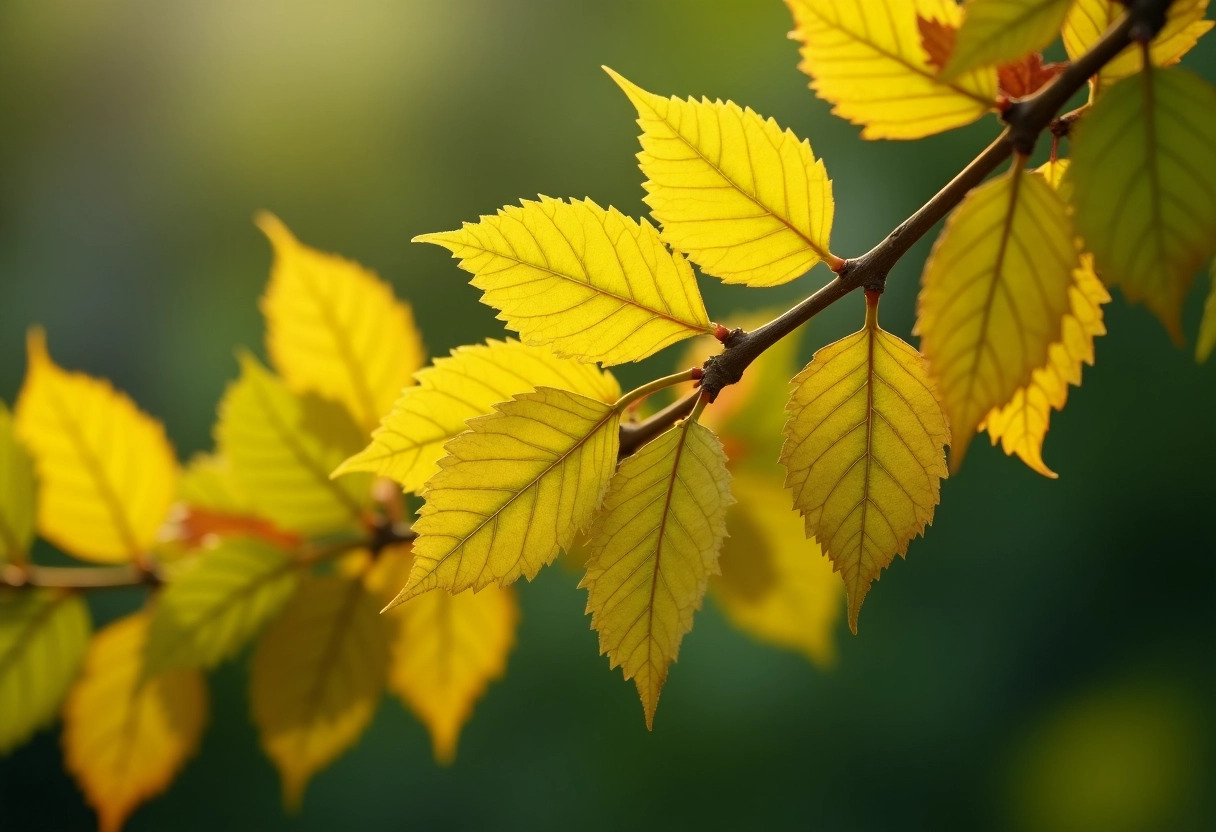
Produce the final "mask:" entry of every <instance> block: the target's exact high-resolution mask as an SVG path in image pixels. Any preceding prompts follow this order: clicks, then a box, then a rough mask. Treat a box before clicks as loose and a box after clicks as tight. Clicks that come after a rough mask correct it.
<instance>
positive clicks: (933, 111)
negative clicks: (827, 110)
mask: <svg viewBox="0 0 1216 832" xmlns="http://www.w3.org/2000/svg"><path fill="white" fill-rule="evenodd" d="M786 5H787V6H789V7H790V11H791V12H792V13H793V15H794V23H795V26H796V28H795V29H794V32H793V33H792V37H794V38H796V39H797V40H799V41H801V43H802V63H801V64H800V65H799V68H800V69H801V70H802V71H803V72H805V73H806V74H807V75H809V76H810V77H811V89H813V90H814V91H815V93H816V94H817V95H818V96H819V97H820V98H823V99H825V100H827V101H829V102H831V103H832V104H833V105H835V107H834V109H833V110H832V112H833V113H835V114H836V115H838V116H840V117H841V118H844V119H847V120H849V121H850V122H852V123H853V124H860V125H863V126H864V129H863V130H862V132H861V135H862V138H866V139H919V138H921V137H922V136H929V135H932V134H934V133H940V132H942V131H943V130H949V129H951V128H954V127H961V126H962V125H964V124H970V123H971V122H973V121H975V120H976V119H978V118H979V117H980V116H982V115H984V113H986V112H988V111H989V110H990V109H992V107H993V103H994V102H995V100H996V94H997V90H996V71H995V70H993V69H980V70H976V71H975V72H971V73H967V74H965V75H963V76H962V77H960V78H959V79H958V80H957V81H950V82H947V81H943V80H941V79H940V78H939V77H938V74H937V69H936V68H934V67H933V66H932V65H931V64H930V62H929V57H928V55H927V53H926V52H925V49H924V47H923V46H922V45H921V33H920V29H919V27H918V25H917V17H918V15H919V16H920V17H921V18H923V19H926V20H931V21H936V22H939V23H943V24H946V25H948V26H950V27H956V26H957V25H958V24H959V21H960V19H961V16H962V13H961V10H960V9H959V7H958V6H957V5H956V4H955V2H954V0H786Z"/></svg>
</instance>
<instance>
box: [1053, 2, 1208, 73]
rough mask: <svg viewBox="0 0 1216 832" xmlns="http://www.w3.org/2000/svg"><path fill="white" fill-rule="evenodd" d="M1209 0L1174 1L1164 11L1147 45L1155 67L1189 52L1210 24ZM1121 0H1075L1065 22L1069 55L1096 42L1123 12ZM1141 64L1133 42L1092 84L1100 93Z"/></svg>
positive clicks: (1082, 50)
mask: <svg viewBox="0 0 1216 832" xmlns="http://www.w3.org/2000/svg"><path fill="white" fill-rule="evenodd" d="M1207 8H1208V0H1177V2H1175V3H1173V4H1172V5H1171V6H1170V8H1169V11H1168V12H1167V15H1166V19H1165V26H1164V27H1163V28H1162V29H1161V31H1160V32H1159V33H1158V34H1157V37H1155V38H1154V39H1153V42H1152V43H1151V44H1150V45H1149V55H1150V57H1151V59H1152V62H1153V63H1154V64H1156V65H1157V66H1170V65H1171V64H1176V63H1178V62H1179V61H1180V60H1182V56H1183V55H1185V54H1186V53H1187V52H1189V51H1191V48H1192V47H1194V46H1195V44H1196V43H1197V42H1198V41H1199V38H1201V37H1202V36H1203V35H1204V34H1206V33H1207V31H1208V30H1209V29H1211V28H1212V26H1213V23H1212V21H1210V20H1204V19H1203V17H1204V14H1206V12H1207ZM1126 12H1127V6H1125V5H1124V4H1123V3H1122V2H1121V0H1075V2H1074V3H1073V6H1072V10H1071V11H1070V12H1069V13H1068V17H1067V19H1066V20H1065V21H1064V31H1063V35H1064V48H1065V50H1067V52H1068V57H1070V58H1072V59H1073V60H1076V59H1077V58H1079V57H1080V56H1081V55H1083V54H1085V53H1086V52H1087V51H1088V50H1089V48H1090V47H1091V46H1093V45H1094V44H1095V43H1097V41H1098V39H1099V38H1100V37H1102V34H1103V33H1104V32H1105V31H1106V30H1107V29H1109V28H1110V27H1111V26H1112V25H1114V24H1115V22H1116V21H1118V20H1119V19H1120V18H1121V17H1122V16H1123V15H1124V14H1125V13H1126ZM1143 66H1144V55H1143V53H1142V51H1141V48H1140V44H1138V43H1135V44H1132V45H1131V46H1129V47H1127V48H1126V49H1124V50H1123V51H1122V52H1120V53H1119V55H1118V56H1117V57H1115V59H1114V60H1112V61H1110V62H1109V63H1108V64H1106V66H1104V67H1102V69H1101V70H1099V72H1098V75H1097V76H1096V77H1095V78H1094V86H1095V87H1096V89H1097V90H1098V91H1099V92H1101V91H1103V90H1105V89H1106V88H1107V87H1109V86H1110V85H1111V84H1113V83H1115V82H1116V81H1118V80H1120V79H1122V78H1126V77H1128V76H1129V75H1135V74H1136V73H1138V72H1139V71H1140V70H1141V68H1142V67H1143Z"/></svg>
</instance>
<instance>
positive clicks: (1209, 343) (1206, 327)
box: [1195, 261, 1216, 362]
mask: <svg viewBox="0 0 1216 832" xmlns="http://www.w3.org/2000/svg"><path fill="white" fill-rule="evenodd" d="M1214 347H1216V261H1214V262H1213V263H1212V288H1211V289H1210V290H1209V291H1208V300H1207V303H1205V304H1204V305H1203V320H1201V321H1200V322H1199V340H1198V342H1197V343H1196V344H1195V358H1196V359H1197V360H1199V361H1201V362H1202V361H1207V360H1208V356H1209V355H1211V354H1212V349H1213V348H1214Z"/></svg>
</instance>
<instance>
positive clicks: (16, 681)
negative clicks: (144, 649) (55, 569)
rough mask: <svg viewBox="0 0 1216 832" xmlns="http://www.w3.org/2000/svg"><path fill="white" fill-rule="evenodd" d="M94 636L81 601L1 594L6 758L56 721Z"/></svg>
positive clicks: (37, 593)
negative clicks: (90, 636)
mask: <svg viewBox="0 0 1216 832" xmlns="http://www.w3.org/2000/svg"><path fill="white" fill-rule="evenodd" d="M91 630H92V624H91V623H90V621H89V608H88V607H87V606H85V603H84V599H83V598H81V597H80V595H77V594H69V593H67V592H62V591H55V590H45V589H25V590H22V591H19V592H18V591H0V714H2V715H3V717H2V718H0V755H4V754H7V753H8V752H9V751H12V750H13V749H14V748H16V747H17V746H19V745H21V744H23V743H24V742H25V741H26V740H28V739H29V738H30V737H31V736H32V735H33V733H34V732H35V731H37V730H38V729H39V728H44V727H46V726H47V725H49V724H50V723H51V722H52V721H53V720H54V719H55V715H56V714H57V713H58V711H59V706H60V705H61V704H62V703H63V697H64V696H65V695H66V694H67V692H68V686H69V685H70V684H71V683H72V681H73V680H74V679H75V678H76V672H77V670H78V669H79V667H80V661H81V659H83V658H84V651H85V646H86V645H87V644H88V641H89V633H90V631H91Z"/></svg>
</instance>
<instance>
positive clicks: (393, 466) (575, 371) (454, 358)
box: [334, 340, 621, 493]
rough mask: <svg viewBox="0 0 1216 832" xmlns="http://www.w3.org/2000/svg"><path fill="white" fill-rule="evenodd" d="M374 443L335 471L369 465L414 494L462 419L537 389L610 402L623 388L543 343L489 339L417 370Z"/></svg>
mask: <svg viewBox="0 0 1216 832" xmlns="http://www.w3.org/2000/svg"><path fill="white" fill-rule="evenodd" d="M417 379H418V383H417V384H416V385H414V386H413V387H407V388H405V390H403V391H402V392H401V397H400V398H399V399H397V402H396V404H394V405H393V409H392V411H391V412H390V413H388V415H386V416H385V417H384V418H383V419H382V420H381V423H380V427H379V428H377V429H376V432H375V433H373V434H372V441H371V444H370V445H368V446H367V447H366V448H364V449H363V450H362V451H360V452H359V453H358V454H356V455H355V456H353V457H351V458H350V459H348V460H346V461H345V462H343V463H342V465H341V466H339V468H338V470H337V471H335V472H334V476H340V475H342V474H346V473H349V472H352V471H370V472H372V473H374V474H378V475H379V476H382V477H390V478H392V479H394V480H396V481H397V482H399V483H401V486H402V487H403V488H404V489H405V490H406V491H411V492H414V493H418V492H420V491H421V490H422V486H423V484H424V483H426V481H427V480H428V479H430V478H431V477H432V476H434V474H435V472H436V471H438V470H439V460H440V459H441V458H442V457H443V456H444V451H443V446H444V444H445V443H447V442H448V441H450V440H451V439H453V438H455V437H456V436H457V435H458V434H461V433H463V432H464V431H465V423H466V422H467V421H468V420H469V419H472V418H474V417H476V416H482V415H485V414H487V413H489V412H490V410H491V408H492V406H493V405H495V404H497V403H498V402H503V401H506V400H507V399H509V398H511V397H512V396H513V395H515V394H516V393H526V392H528V391H529V390H533V389H535V388H536V387H541V386H548V387H559V388H562V389H564V390H570V391H572V392H575V393H580V394H582V395H584V396H589V397H591V398H593V399H596V400H598V401H601V402H604V403H606V404H612V403H613V402H615V401H616V400H617V399H618V398H620V395H621V388H620V386H619V385H618V384H617V383H616V379H615V378H613V377H612V374H611V373H608V372H606V371H601V370H599V369H597V368H596V367H595V366H594V365H591V364H583V363H580V362H578V361H575V360H574V359H571V358H559V357H558V356H557V355H556V354H555V353H554V352H553V351H552V350H550V349H549V348H548V347H529V346H526V345H524V344H521V343H519V342H518V341H511V340H508V341H505V342H504V341H494V340H490V341H487V342H486V343H485V344H484V345H483V344H476V345H473V346H468V347H459V348H458V349H455V350H453V351H452V355H451V357H450V358H437V359H435V362H434V366H432V367H428V368H426V369H424V370H421V371H419V373H418V375H417Z"/></svg>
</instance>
